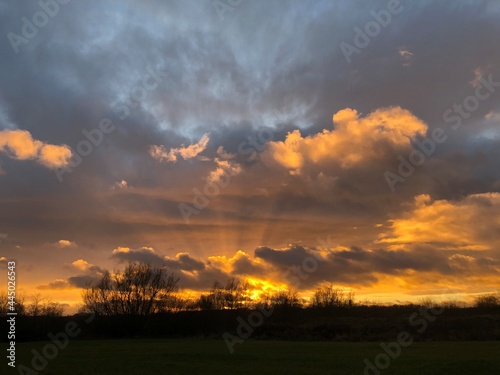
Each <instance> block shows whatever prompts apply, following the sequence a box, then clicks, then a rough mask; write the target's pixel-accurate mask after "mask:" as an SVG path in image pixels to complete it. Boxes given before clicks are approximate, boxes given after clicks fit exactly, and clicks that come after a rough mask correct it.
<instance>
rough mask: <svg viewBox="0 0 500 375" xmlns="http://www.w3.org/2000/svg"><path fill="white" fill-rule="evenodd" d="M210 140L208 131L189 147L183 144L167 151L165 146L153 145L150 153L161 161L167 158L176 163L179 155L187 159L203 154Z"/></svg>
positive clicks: (168, 160)
mask: <svg viewBox="0 0 500 375" xmlns="http://www.w3.org/2000/svg"><path fill="white" fill-rule="evenodd" d="M209 141H210V138H209V136H208V133H207V134H203V136H202V137H201V139H200V140H199V141H198V142H196V143H194V144H192V145H189V146H187V147H185V146H184V145H182V146H181V147H179V148H171V149H170V151H167V150H166V149H165V147H164V146H156V145H153V146H151V147H150V149H149V154H150V155H151V156H152V157H153V158H155V159H157V160H159V161H163V160H166V161H167V162H174V163H175V162H176V161H177V155H180V156H182V158H183V159H185V160H187V159H192V158H194V157H196V156H197V155H198V154H201V153H202V152H203V151H205V149H206V148H207V145H208V142H209Z"/></svg>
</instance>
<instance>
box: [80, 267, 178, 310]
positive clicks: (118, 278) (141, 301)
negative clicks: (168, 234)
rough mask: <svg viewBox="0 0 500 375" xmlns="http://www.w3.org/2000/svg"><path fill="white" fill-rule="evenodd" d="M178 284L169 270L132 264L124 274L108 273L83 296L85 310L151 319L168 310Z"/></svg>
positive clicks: (118, 272) (122, 272)
mask: <svg viewBox="0 0 500 375" xmlns="http://www.w3.org/2000/svg"><path fill="white" fill-rule="evenodd" d="M178 282H179V278H176V277H175V276H174V275H173V274H169V273H168V272H167V270H166V269H165V268H158V267H153V266H152V265H151V264H149V263H136V262H130V263H129V264H128V265H127V267H125V270H124V271H116V272H115V273H114V274H113V275H111V274H110V273H109V272H106V273H105V274H104V275H103V277H102V278H101V280H99V282H98V283H97V285H95V286H89V287H88V288H87V289H86V290H85V291H84V292H83V303H84V308H83V310H84V311H87V312H93V313H95V314H96V315H141V316H147V315H151V314H154V313H157V312H161V311H164V310H165V309H167V307H166V306H168V302H169V301H170V300H171V298H170V297H171V293H172V292H174V291H176V290H177V283H178Z"/></svg>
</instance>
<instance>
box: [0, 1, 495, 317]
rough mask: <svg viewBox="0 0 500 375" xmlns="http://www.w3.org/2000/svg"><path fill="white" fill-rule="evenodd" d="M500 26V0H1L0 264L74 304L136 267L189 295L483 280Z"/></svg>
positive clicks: (398, 289) (462, 288)
mask: <svg viewBox="0 0 500 375" xmlns="http://www.w3.org/2000/svg"><path fill="white" fill-rule="evenodd" d="M499 21H500V3H499V2H498V1H494V0H491V1H486V0H484V1H481V0H477V1H466V0H458V1H424V0H423V1H400V2H398V1H396V0H391V1H369V2H368V1H367V2H354V1H348V0H328V1H321V0H314V1H313V0H310V1H309V0H286V1H282V0H274V1H273V0H231V1H230V0H215V1H209V0H196V1H195V0H168V1H160V0H143V1H140V2H139V1H137V0H135V1H132V0H101V1H79V0H71V1H68V0H58V1H55V0H42V1H41V2H38V1H22V2H21V1H15V0H2V1H1V2H0V64H1V69H0V265H1V269H3V270H4V272H6V271H7V267H6V265H7V262H8V261H11V260H15V262H16V271H17V280H18V293H23V294H24V295H26V296H29V295H32V294H40V295H42V296H46V297H50V298H51V299H52V300H54V301H59V302H61V303H63V304H65V305H66V306H67V308H68V311H76V309H77V307H78V305H79V304H80V303H81V293H82V290H83V289H82V288H84V287H85V286H86V285H89V283H92V282H95V281H96V280H98V279H99V278H100V277H101V276H102V274H103V272H105V270H110V271H113V270H117V269H120V268H123V267H124V265H125V264H126V263H127V262H129V261H146V262H150V263H152V264H154V265H158V266H166V267H167V269H168V270H170V271H172V272H174V273H175V274H176V275H178V276H179V277H180V283H179V286H180V287H181V291H183V292H185V293H187V294H190V295H196V293H200V292H203V291H207V290H208V289H209V288H210V287H211V286H212V284H213V283H214V281H215V280H218V281H220V282H222V283H224V282H225V281H226V280H228V279H229V278H231V277H236V278H240V279H245V280H247V281H249V282H250V284H251V285H252V287H254V288H255V289H256V290H271V291H272V290H280V289H284V288H289V287H293V288H295V289H296V290H298V291H299V293H301V295H303V296H307V295H309V294H310V293H311V292H312V291H314V290H315V289H316V288H318V287H321V286H323V285H329V284H333V285H335V286H337V287H339V288H344V289H346V290H352V291H354V292H355V293H356V296H357V299H358V300H369V301H374V302H379V303H384V302H397V301H416V300H418V299H421V298H434V299H436V300H440V299H452V300H453V299H455V300H468V299H470V298H472V297H473V296H475V295H478V294H482V293H491V292H498V291H499V288H500V277H499V276H500V236H499V233H500V171H499V168H498V166H499V164H500V147H499V146H500V128H499V125H500V104H499V103H500V101H499V99H500V64H499V62H500V48H499V41H500V39H499V37H498V36H499V35H500V22H499ZM6 280H7V277H5V281H6ZM3 283H4V281H2V285H4V284H3Z"/></svg>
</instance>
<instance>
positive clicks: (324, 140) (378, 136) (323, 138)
mask: <svg viewBox="0 0 500 375" xmlns="http://www.w3.org/2000/svg"><path fill="white" fill-rule="evenodd" d="M333 122H334V124H335V129H333V130H327V129H325V130H323V132H322V133H318V134H315V135H312V136H307V137H302V135H301V133H300V131H299V130H294V131H293V132H291V133H288V135H287V137H286V139H285V141H283V142H280V141H278V142H270V143H269V146H268V150H267V154H266V155H264V157H265V158H267V160H269V159H270V160H273V161H275V162H277V163H278V164H280V165H282V166H283V167H285V168H287V169H289V170H290V173H291V174H300V173H301V170H302V168H303V167H304V165H305V164H306V163H312V164H317V163H321V162H322V161H324V160H331V161H334V162H336V163H337V164H339V166H340V167H341V168H350V167H352V166H355V165H357V164H360V163H363V162H364V161H367V160H374V159H375V160H376V159H380V157H381V155H382V154H383V153H382V152H381V149H382V148H384V147H391V148H393V149H399V148H401V147H405V148H410V147H411V144H410V142H411V139H413V138H415V137H416V136H417V135H421V136H423V135H424V134H425V133H426V132H427V125H426V124H425V123H424V122H422V121H421V120H420V119H418V118H417V117H415V116H414V115H413V114H411V112H409V111H407V110H405V109H402V108H400V107H390V108H381V109H377V110H376V111H374V112H372V113H370V114H369V115H367V116H365V117H360V115H359V113H358V112H357V111H356V110H354V109H351V108H346V109H343V110H341V111H339V112H337V113H336V114H334V115H333Z"/></svg>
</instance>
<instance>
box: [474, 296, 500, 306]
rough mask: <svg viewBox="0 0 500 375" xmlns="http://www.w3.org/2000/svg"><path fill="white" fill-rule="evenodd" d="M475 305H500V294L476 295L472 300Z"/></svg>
mask: <svg viewBox="0 0 500 375" xmlns="http://www.w3.org/2000/svg"><path fill="white" fill-rule="evenodd" d="M474 305H475V306H476V307H480V308H492V307H499V306H500V295H495V294H485V295H482V296H478V297H476V300H475V302H474Z"/></svg>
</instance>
